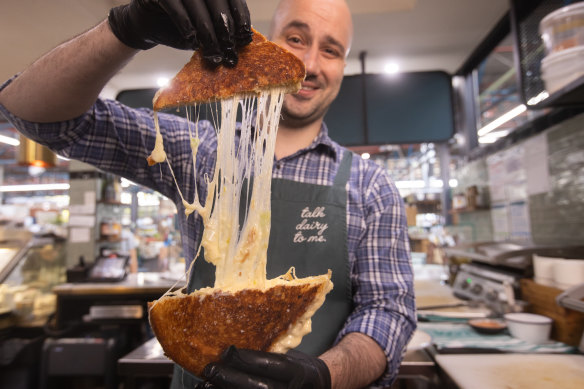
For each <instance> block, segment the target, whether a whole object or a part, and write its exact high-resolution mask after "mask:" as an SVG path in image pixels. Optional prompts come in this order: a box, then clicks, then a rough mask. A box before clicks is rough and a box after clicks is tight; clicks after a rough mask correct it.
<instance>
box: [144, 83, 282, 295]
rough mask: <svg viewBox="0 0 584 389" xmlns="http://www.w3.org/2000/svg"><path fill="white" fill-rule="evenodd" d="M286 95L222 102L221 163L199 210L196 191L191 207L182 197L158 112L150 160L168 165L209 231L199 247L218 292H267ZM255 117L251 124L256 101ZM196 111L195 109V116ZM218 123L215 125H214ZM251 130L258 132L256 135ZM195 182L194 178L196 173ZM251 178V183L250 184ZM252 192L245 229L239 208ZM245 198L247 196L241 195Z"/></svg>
mask: <svg viewBox="0 0 584 389" xmlns="http://www.w3.org/2000/svg"><path fill="white" fill-rule="evenodd" d="M284 94H285V91H284V90H280V89H274V90H269V91H264V92H261V93H260V94H259V95H258V96H257V98H256V97H254V96H235V97H232V98H229V99H224V100H221V121H220V123H219V125H216V126H215V128H217V162H216V165H215V171H214V174H213V178H212V180H209V182H207V198H206V201H205V205H204V206H203V205H201V203H200V201H199V199H198V197H197V190H195V191H194V192H195V195H194V196H195V197H194V199H193V201H192V202H190V203H189V202H188V201H187V200H185V198H184V197H183V194H182V192H181V191H180V188H179V186H178V183H177V181H176V177H175V176H174V172H173V170H172V167H171V166H170V162H169V161H168V158H167V155H166V153H165V151H164V145H163V139H162V135H161V133H160V128H159V125H158V117H157V115H156V112H155V113H154V115H155V116H154V123H155V126H156V144H155V147H154V150H153V151H152V154H151V155H150V157H151V159H152V160H154V161H155V162H163V161H165V160H166V161H167V163H168V166H169V168H170V171H171V173H172V176H173V178H174V182H175V184H176V187H177V190H178V192H179V194H180V196H181V199H182V202H183V205H184V207H185V213H186V215H187V216H188V215H189V214H191V213H192V212H194V211H197V212H198V213H199V214H200V215H201V217H202V219H203V224H204V226H205V229H204V231H203V239H202V242H201V245H202V246H203V247H204V249H205V259H206V260H207V261H208V262H210V263H212V264H214V265H215V266H216V269H215V288H217V289H221V290H224V291H237V290H241V289H245V288H257V289H265V288H266V261H267V249H268V242H269V234H270V195H271V179H272V165H273V160H274V148H275V143H276V132H277V128H278V122H279V118H280V110H281V108H282V103H283V101H284ZM256 101H257V104H256V105H257V115H256V116H255V122H254V123H252V118H253V110H254V102H256ZM239 106H241V110H242V117H243V118H242V123H241V135H240V139H239V143H236V141H235V135H236V134H235V127H236V117H237V111H238V107H239ZM196 110H197V107H196V106H195V112H196ZM215 124H217V123H215ZM252 127H255V128H256V130H255V131H252ZM195 129H196V130H197V131H196V133H195V134H194V135H193V134H192V130H191V129H190V128H189V131H190V132H191V134H190V136H191V149H192V154H193V167H195V166H196V158H197V149H198V145H199V138H198V129H197V128H196V127H195ZM195 177H196V174H195ZM252 178H253V179H252ZM250 191H251V199H250V200H249V206H248V207H247V208H246V213H245V218H244V220H243V223H242V225H241V226H240V224H239V207H240V203H241V201H242V197H243V201H245V199H246V198H247V197H248V195H249V193H250ZM242 195H243V196H242Z"/></svg>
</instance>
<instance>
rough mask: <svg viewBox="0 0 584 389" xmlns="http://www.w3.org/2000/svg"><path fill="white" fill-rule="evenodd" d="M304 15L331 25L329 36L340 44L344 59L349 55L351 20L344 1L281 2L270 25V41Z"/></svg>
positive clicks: (302, 0)
mask: <svg viewBox="0 0 584 389" xmlns="http://www.w3.org/2000/svg"><path fill="white" fill-rule="evenodd" d="M306 15H313V16H316V19H318V18H321V19H323V21H324V20H326V21H327V22H328V24H330V25H331V28H330V34H331V36H334V37H335V39H338V40H339V42H340V43H342V45H343V47H344V55H345V57H346V56H347V55H348V54H349V50H350V48H351V43H352V41H353V20H352V17H351V11H350V10H349V6H348V5H347V3H346V2H345V0H281V1H280V3H278V7H277V8H276V11H275V12H274V17H273V18H272V23H271V25H270V33H269V36H270V39H273V38H274V37H275V36H277V35H278V34H279V33H280V32H281V31H282V29H284V28H285V27H286V26H287V25H289V24H290V23H293V22H295V21H301V20H302V19H303V18H304V17H305V16H306ZM309 17H310V16H309Z"/></svg>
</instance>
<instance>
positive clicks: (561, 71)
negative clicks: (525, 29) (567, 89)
mask: <svg viewBox="0 0 584 389" xmlns="http://www.w3.org/2000/svg"><path fill="white" fill-rule="evenodd" d="M539 31H540V34H541V37H542V39H543V42H544V44H545V50H546V56H545V57H544V59H543V60H542V62H541V77H542V79H543V81H544V82H545V85H546V89H547V91H548V93H550V94H551V93H554V92H556V91H558V90H559V89H561V88H563V87H564V86H566V85H568V84H569V83H570V82H572V81H574V80H576V79H578V78H579V77H581V76H582V75H584V1H582V2H578V3H576V4H572V5H569V6H566V7H563V8H560V9H558V10H556V11H554V12H552V13H550V14H549V15H547V16H546V17H545V18H543V19H542V21H541V22H540V24H539Z"/></svg>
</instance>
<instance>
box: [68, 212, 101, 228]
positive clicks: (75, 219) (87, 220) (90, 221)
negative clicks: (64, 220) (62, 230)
mask: <svg viewBox="0 0 584 389" xmlns="http://www.w3.org/2000/svg"><path fill="white" fill-rule="evenodd" d="M69 226H71V227H94V226H95V216H90V215H70V216H69Z"/></svg>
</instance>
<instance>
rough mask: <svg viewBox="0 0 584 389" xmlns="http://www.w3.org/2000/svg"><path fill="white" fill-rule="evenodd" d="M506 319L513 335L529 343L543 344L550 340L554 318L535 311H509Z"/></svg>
mask: <svg viewBox="0 0 584 389" xmlns="http://www.w3.org/2000/svg"><path fill="white" fill-rule="evenodd" d="M505 321H507V327H508V328H509V332H510V333H511V336H513V337H514V338H517V339H521V340H524V341H526V342H529V343H534V344H541V343H545V342H547V341H548V340H549V337H550V331H551V329H552V319H550V318H549V317H547V316H543V315H536V314H533V313H507V314H505Z"/></svg>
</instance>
